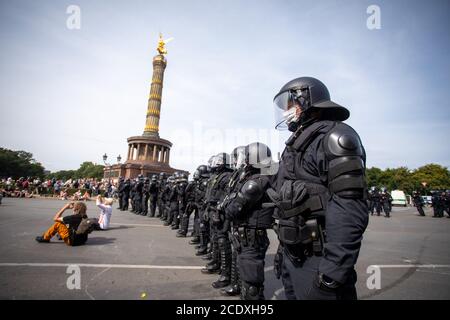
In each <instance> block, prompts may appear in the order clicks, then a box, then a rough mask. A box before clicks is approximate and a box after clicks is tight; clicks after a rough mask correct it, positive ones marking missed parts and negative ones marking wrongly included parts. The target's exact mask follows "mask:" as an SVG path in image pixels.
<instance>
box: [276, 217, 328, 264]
mask: <svg viewBox="0 0 450 320" xmlns="http://www.w3.org/2000/svg"><path fill="white" fill-rule="evenodd" d="M274 230H275V232H276V233H277V235H278V239H279V240H280V243H281V245H282V246H283V247H284V248H285V252H286V253H287V255H288V256H290V258H291V259H292V260H293V261H295V260H297V261H298V260H300V261H302V260H304V259H305V258H306V257H308V256H312V255H314V256H322V255H323V249H324V244H325V243H326V231H325V230H324V228H323V227H322V225H321V224H320V222H319V219H318V218H310V219H308V220H305V219H303V217H297V218H296V219H290V220H283V219H280V220H279V221H278V223H277V224H276V225H275V227H274Z"/></svg>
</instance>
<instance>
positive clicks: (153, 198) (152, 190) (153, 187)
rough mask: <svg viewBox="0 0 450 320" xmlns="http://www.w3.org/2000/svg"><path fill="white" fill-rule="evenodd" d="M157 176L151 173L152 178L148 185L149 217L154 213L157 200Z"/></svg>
mask: <svg viewBox="0 0 450 320" xmlns="http://www.w3.org/2000/svg"><path fill="white" fill-rule="evenodd" d="M158 189H159V186H158V178H157V176H156V174H154V175H152V179H151V181H150V186H149V189H148V193H149V194H150V215H149V217H154V216H155V214H156V204H157V202H158Z"/></svg>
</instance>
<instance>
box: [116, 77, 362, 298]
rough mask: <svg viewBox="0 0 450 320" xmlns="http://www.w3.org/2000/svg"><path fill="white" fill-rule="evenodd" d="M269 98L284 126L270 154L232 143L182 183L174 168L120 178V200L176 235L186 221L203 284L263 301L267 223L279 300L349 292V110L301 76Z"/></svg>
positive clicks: (355, 200) (355, 239) (358, 167)
mask: <svg viewBox="0 0 450 320" xmlns="http://www.w3.org/2000/svg"><path fill="white" fill-rule="evenodd" d="M274 106H275V110H276V111H277V114H278V118H277V122H276V128H277V129H288V130H289V131H291V132H292V135H291V136H290V138H289V139H288V140H287V141H286V147H285V149H284V151H283V153H282V156H281V159H280V161H279V162H277V163H275V162H273V161H272V154H271V151H270V149H269V148H268V147H267V146H266V145H264V144H263V143H260V142H255V143H251V144H249V145H246V146H239V147H236V148H235V149H234V150H233V151H232V152H231V153H230V154H227V153H219V154H217V155H214V156H213V157H211V158H210V159H209V161H208V164H206V165H200V166H198V168H197V170H196V171H195V173H194V176H193V180H192V181H190V182H189V181H188V179H187V176H186V175H185V174H183V173H175V174H173V175H172V176H169V177H166V176H165V175H164V174H161V175H160V176H159V177H156V176H153V177H152V178H151V179H147V178H144V177H139V178H138V179H137V180H136V181H129V180H127V181H123V180H122V181H121V183H120V186H119V195H121V197H120V199H121V202H120V207H121V209H123V210H127V209H128V208H127V206H128V202H130V203H131V205H132V211H134V212H135V213H136V214H143V215H145V214H148V215H149V216H155V214H157V215H158V216H159V217H160V218H161V219H163V220H164V221H165V225H167V226H171V227H172V229H178V231H177V236H178V237H186V236H187V234H188V230H190V228H189V224H190V221H193V227H192V230H193V231H192V234H191V235H192V239H191V240H190V243H191V244H192V245H195V246H196V248H197V251H196V255H199V256H203V257H204V258H205V260H208V263H207V264H206V266H205V267H204V268H203V269H202V272H203V273H218V274H219V276H218V279H217V280H216V281H215V282H213V283H212V285H213V287H214V288H217V289H220V290H221V292H222V293H223V294H224V295H238V294H239V295H240V297H241V298H242V299H249V300H259V299H264V260H265V256H266V252H267V249H268V247H269V238H268V236H267V229H269V228H273V229H274V230H275V232H276V233H277V236H278V239H279V247H278V250H277V254H276V256H275V259H274V270H275V272H276V275H277V277H278V278H281V281H282V283H283V286H284V292H285V295H286V298H287V299H356V298H357V295H356V289H355V283H356V272H355V269H354V266H355V264H356V261H357V259H358V255H359V250H360V247H361V240H362V236H363V233H364V231H365V229H366V227H367V223H368V211H369V210H368V202H367V200H368V198H367V186H366V180H365V161H366V155H365V151H364V148H363V145H362V143H361V140H360V138H359V136H358V134H357V133H356V132H355V130H353V129H352V128H351V127H350V126H348V125H347V124H345V123H344V122H343V121H344V120H346V119H347V118H348V117H349V114H350V113H349V111H348V110H347V109H346V108H345V107H343V106H341V105H338V104H337V103H335V102H333V101H331V99H330V94H329V92H328V89H327V88H326V86H325V85H324V84H323V83H322V82H321V81H319V80H317V79H315V78H311V77H301V78H297V79H294V80H292V81H290V82H288V83H287V84H286V85H284V86H283V87H282V88H281V90H280V91H279V92H278V93H277V94H276V96H275V98H274ZM148 202H149V203H150V212H148V209H147V203H148ZM155 208H157V210H156V209H155ZM192 216H193V219H192Z"/></svg>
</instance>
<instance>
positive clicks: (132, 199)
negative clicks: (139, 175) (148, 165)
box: [130, 180, 137, 212]
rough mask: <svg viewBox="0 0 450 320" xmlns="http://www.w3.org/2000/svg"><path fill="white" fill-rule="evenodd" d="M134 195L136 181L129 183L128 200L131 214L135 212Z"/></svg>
mask: <svg viewBox="0 0 450 320" xmlns="http://www.w3.org/2000/svg"><path fill="white" fill-rule="evenodd" d="M135 193H136V180H132V181H131V182H130V200H131V212H136V210H137V208H136V202H135V200H134V194H135Z"/></svg>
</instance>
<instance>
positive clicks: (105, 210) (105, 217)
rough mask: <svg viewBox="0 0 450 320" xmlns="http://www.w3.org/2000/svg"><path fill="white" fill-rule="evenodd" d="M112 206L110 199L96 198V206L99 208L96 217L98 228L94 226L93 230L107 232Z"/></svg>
mask: <svg viewBox="0 0 450 320" xmlns="http://www.w3.org/2000/svg"><path fill="white" fill-rule="evenodd" d="M112 204H113V199H112V198H103V197H102V196H100V195H99V196H97V201H96V205H97V207H99V208H100V216H99V217H98V226H96V228H95V230H107V229H108V228H109V223H110V222H111V215H112Z"/></svg>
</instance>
